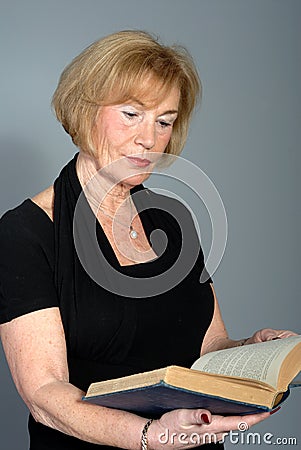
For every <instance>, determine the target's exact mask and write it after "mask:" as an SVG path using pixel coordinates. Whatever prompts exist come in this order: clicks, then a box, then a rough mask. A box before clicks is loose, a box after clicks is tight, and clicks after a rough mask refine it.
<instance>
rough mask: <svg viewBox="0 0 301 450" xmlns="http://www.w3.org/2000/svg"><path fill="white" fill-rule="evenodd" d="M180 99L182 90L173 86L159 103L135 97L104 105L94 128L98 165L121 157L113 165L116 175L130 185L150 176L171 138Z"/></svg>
mask: <svg viewBox="0 0 301 450" xmlns="http://www.w3.org/2000/svg"><path fill="white" fill-rule="evenodd" d="M179 99H180V93H179V90H178V89H177V88H173V89H171V90H170V92H169V93H168V94H167V95H166V97H165V98H164V99H163V100H162V101H161V102H160V103H158V104H157V105H156V106H154V105H153V104H152V106H148V104H149V103H148V102H147V100H144V99H141V98H133V99H130V100H129V101H127V102H125V103H123V104H120V105H109V106H103V107H101V108H100V109H99V111H98V115H97V118H96V122H95V127H94V130H93V139H94V144H95V147H96V150H97V154H96V159H97V163H98V166H99V167H100V168H103V167H106V166H108V165H109V164H111V163H112V162H115V161H117V160H119V162H118V163H115V164H114V165H113V166H111V167H112V175H113V176H114V179H115V180H117V182H118V183H122V184H123V185H128V186H129V187H132V186H135V185H137V184H140V183H142V182H143V181H144V180H145V179H147V178H148V177H149V176H150V173H151V172H152V170H153V168H154V165H155V162H156V161H157V160H158V159H159V157H160V155H162V153H163V152H164V150H165V149H166V146H167V144H168V142H169V140H170V137H171V133H172V127H173V124H174V122H175V120H176V118H177V113H178V107H179ZM109 170H111V169H109Z"/></svg>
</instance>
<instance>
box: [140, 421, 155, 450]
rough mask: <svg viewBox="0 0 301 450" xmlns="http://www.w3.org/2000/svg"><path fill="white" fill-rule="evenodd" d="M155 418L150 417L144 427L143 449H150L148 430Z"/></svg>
mask: <svg viewBox="0 0 301 450" xmlns="http://www.w3.org/2000/svg"><path fill="white" fill-rule="evenodd" d="M153 420H154V419H149V420H148V421H147V422H146V424H145V425H144V427H143V430H142V435H141V450H148V441H147V430H148V429H149V426H150V424H151V423H152V422H153Z"/></svg>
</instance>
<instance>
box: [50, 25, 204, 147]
mask: <svg viewBox="0 0 301 450" xmlns="http://www.w3.org/2000/svg"><path fill="white" fill-rule="evenodd" d="M145 80H150V82H148V83H145ZM173 87H177V88H178V89H179V91H180V102H179V112H178V118H177V120H176V121H175V123H174V127H173V131H172V136H171V139H170V142H169V143H168V146H167V148H166V149H165V153H168V154H171V155H179V154H180V153H181V151H182V149H183V146H184V144H185V141H186V138H187V133H188V127H189V122H190V119H191V115H192V112H193V110H194V107H195V106H196V103H197V101H198V99H199V98H200V95H201V82H200V79H199V76H198V73H197V70H196V67H195V65H194V62H193V60H192V58H191V56H190V54H189V53H188V52H187V50H186V49H185V48H183V47H181V46H176V45H174V46H171V47H167V46H164V45H162V44H160V43H159V42H158V40H157V39H156V38H155V37H153V36H152V35H150V34H149V33H146V32H144V31H120V32H118V33H114V34H111V35H109V36H107V37H105V38H103V39H100V40H98V41H96V42H94V43H93V44H91V45H90V46H89V47H88V48H86V49H85V50H84V51H83V52H82V53H80V54H79V55H78V56H77V57H76V58H75V59H74V60H73V61H72V62H71V63H70V64H69V65H68V66H67V67H66V68H65V69H64V71H63V73H62V75H61V77H60V79H59V83H58V86H57V89H56V91H55V93H54V95H53V99H52V106H53V108H54V111H55V114H56V117H57V119H58V120H59V122H60V123H61V124H62V126H63V127H64V129H65V131H66V132H67V133H68V134H69V135H70V136H71V138H72V141H73V142H74V144H75V145H76V146H77V147H79V148H80V149H81V150H83V151H85V152H88V153H89V154H90V155H95V148H94V144H93V127H94V124H95V119H96V116H97V111H98V109H99V107H100V106H103V105H110V104H120V103H123V102H125V101H128V100H130V99H131V98H139V99H140V100H142V99H143V98H145V96H146V97H147V98H150V97H151V98H153V99H154V102H157V103H158V101H160V99H161V98H163V97H164V95H166V94H167V93H168V92H169V91H170V89H171V88H173ZM150 91H151V92H150ZM152 96H153V97H152Z"/></svg>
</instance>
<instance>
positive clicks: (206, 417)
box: [201, 413, 210, 423]
mask: <svg viewBox="0 0 301 450" xmlns="http://www.w3.org/2000/svg"><path fill="white" fill-rule="evenodd" d="M201 420H202V422H204V423H210V421H209V417H208V416H207V414H205V413H203V414H202V415H201Z"/></svg>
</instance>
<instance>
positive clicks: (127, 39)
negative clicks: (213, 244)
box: [0, 31, 292, 450]
mask: <svg viewBox="0 0 301 450" xmlns="http://www.w3.org/2000/svg"><path fill="white" fill-rule="evenodd" d="M199 91H200V83H199V79H198V75H197V72H196V69H195V67H194V64H193V62H192V60H191V58H190V56H189V55H188V54H187V52H185V51H184V50H183V49H181V48H169V47H164V46H163V45H161V44H159V43H158V42H157V41H156V40H155V39H153V38H152V37H151V36H150V35H148V34H147V33H144V32H139V31H125V32H120V33H116V34H113V35H111V36H108V37H106V38H104V39H102V40H100V41H97V42H95V43H94V44H92V45H91V46H90V47H89V48H88V49H86V50H85V51H84V52H83V53H81V54H80V55H79V56H78V57H77V58H75V59H74V60H73V61H72V63H71V64H70V65H69V66H68V67H67V68H66V69H65V70H64V72H63V74H62V76H61V78H60V81H59V84H58V87H57V90H56V92H55V94H54V98H53V106H54V109H55V112H56V115H57V118H58V120H59V121H60V122H61V123H62V125H63V127H64V129H65V130H66V131H67V133H69V134H70V136H71V138H72V140H73V142H74V144H75V145H76V146H77V147H78V148H79V154H78V155H75V157H74V159H73V160H72V161H71V162H70V163H69V164H68V165H67V166H66V167H65V168H64V169H63V170H62V172H61V174H60V175H59V177H58V178H57V180H56V181H55V183H54V185H53V186H50V187H49V188H47V189H46V190H45V191H43V192H41V193H40V194H38V195H36V196H35V197H34V198H32V199H27V200H25V201H24V202H23V203H22V204H21V205H20V206H18V207H17V208H15V209H14V210H12V211H10V212H8V213H6V214H5V215H4V217H3V218H2V219H1V223H0V231H1V238H0V254H1V256H0V258H1V259H0V283H1V293H0V305H1V307H0V320H1V323H2V325H1V338H2V342H3V347H4V350H5V353H6V357H7V360H8V364H9V366H10V370H11V373H12V376H13V379H14V381H15V384H16V387H17V389H18V391H19V393H20V395H21V396H22V398H23V400H24V401H25V403H26V404H27V406H28V408H29V410H30V413H31V414H30V418H29V432H30V448H31V449H32V450H43V449H56V450H61V449H62V450H63V449H64V450H66V449H72V450H76V449H90V448H91V449H92V448H97V447H98V446H102V448H104V449H105V448H108V447H109V446H113V447H118V448H126V449H139V448H143V449H145V448H149V449H160V448H166V449H167V448H170V447H172V448H191V447H193V446H196V445H195V444H194V445H192V444H191V446H188V445H187V444H181V443H180V442H178V443H177V442H176V447H175V446H174V445H171V443H169V444H165V445H163V444H160V442H159V435H160V433H162V432H164V431H165V429H166V428H168V429H169V431H170V433H177V435H179V434H180V433H181V432H183V431H184V432H187V431H188V430H189V432H191V433H198V434H199V435H200V436H201V438H202V436H204V434H208V433H215V435H216V439H217V440H220V439H222V435H223V433H224V432H228V431H229V430H235V429H237V427H238V424H239V423H240V422H241V421H242V420H243V421H245V422H247V423H248V424H249V426H252V425H253V424H256V423H258V422H260V421H261V420H263V419H265V418H267V417H268V416H269V414H268V413H263V414H258V415H249V416H246V417H222V416H215V415H212V414H211V413H210V411H206V410H185V409H183V410H177V411H172V412H170V413H167V414H164V415H163V416H162V417H159V418H155V420H153V421H152V422H151V423H150V422H149V421H148V419H149V418H143V417H139V416H137V415H134V414H130V413H128V412H125V411H120V410H112V409H108V408H104V407H98V406H94V405H91V404H86V403H84V402H82V401H81V398H82V396H83V394H84V392H85V390H86V389H87V387H88V385H89V384H90V383H91V382H93V381H100V380H102V379H108V378H115V377H118V376H123V375H128V374H132V373H135V372H139V371H146V370H151V369H155V368H158V367H162V366H166V365H168V364H178V365H182V366H187V367H189V366H190V365H191V364H192V362H193V361H194V360H195V359H196V358H197V357H198V356H199V353H200V351H201V352H202V353H206V352H208V351H212V350H217V349H221V348H227V347H233V346H238V345H245V344H249V343H252V342H261V341H265V340H269V339H273V338H275V337H278V338H282V337H286V336H288V335H290V334H292V333H290V332H286V331H282V330H270V329H265V330H261V331H258V332H256V333H254V335H253V336H252V337H251V338H249V339H243V340H239V341H234V340H231V339H229V338H228V335H227V332H226V330H225V327H224V324H223V321H222V318H221V314H220V310H219V307H218V303H217V299H216V297H215V294H214V288H213V285H212V280H211V279H210V278H209V279H208V281H207V282H206V283H203V284H200V283H199V277H200V274H201V272H202V271H203V269H204V261H203V254H202V251H201V249H200V248H199V243H198V241H197V240H196V239H197V237H196V233H195V230H194V228H193V225H192V220H191V218H190V214H189V213H188V212H187V210H186V209H185V208H184V206H183V205H181V204H180V203H179V202H177V201H175V200H171V199H168V198H166V197H163V196H160V195H158V194H154V193H153V192H151V191H149V190H147V189H145V188H144V187H143V185H142V184H141V183H142V182H143V181H144V180H145V179H146V178H147V177H148V176H149V174H150V173H151V171H152V170H153V169H154V167H155V166H156V164H158V163H160V159H161V157H162V155H163V154H164V155H165V154H167V155H179V153H180V152H181V150H182V148H183V145H184V142H185V139H186V135H187V129H188V124H189V120H190V117H191V114H192V111H193V109H194V106H195V103H196V100H197V97H198V95H199ZM91 180H92V181H91ZM95 180H96V181H95ZM83 188H85V191H84V192H85V196H84V203H85V202H86V203H85V207H87V205H88V208H87V209H86V210H84V211H85V212H84V222H85V220H86V218H87V217H88V216H89V214H91V211H93V214H92V216H93V217H94V219H95V217H96V218H97V228H96V235H97V236H96V237H97V245H98V246H99V247H100V249H101V251H102V253H103V255H104V257H105V260H106V261H107V262H108V264H109V267H110V269H109V271H107V272H106V269H105V264H104V265H103V268H102V266H101V267H100V268H99V267H98V268H97V270H95V273H96V275H95V276H94V274H92V273H91V272H93V264H92V265H90V266H89V265H88V266H89V267H90V269H89V270H90V271H91V272H90V273H87V270H85V269H86V267H85V268H84V267H83V266H85V261H84V260H85V255H84V257H83V256H82V253H84V252H85V249H86V248H89V249H90V247H89V243H90V241H89V239H88V241H85V239H86V236H84V238H83V241H80V239H81V238H82V237H81V236H79V238H77V237H76V233H75V240H73V220H74V215H75V212H76V213H77V209H76V208H77V205H78V203H79V200H80V198H81V191H82V189H83ZM136 194H137V195H138V197H137V199H136V200H135V195H136ZM170 209H171V210H172V214H170V213H169V211H170ZM175 218H177V219H179V220H175ZM80 226H81V225H79V227H80ZM182 227H184V228H185V227H186V228H185V229H187V227H188V229H189V230H190V238H191V241H192V242H193V243H194V246H195V244H196V245H197V255H196V259H195V262H194V264H193V267H192V268H191V270H190V271H188V272H187V274H186V276H185V277H183V278H182V279H179V280H178V281H177V283H174V285H172V286H170V288H169V289H165V288H164V289H163V288H162V289H161V292H159V293H156V294H153V293H151V294H150V295H146V294H145V293H144V295H143V294H141V295H140V294H139V295H137V296H134V295H133V296H128V295H125V293H124V291H123V290H122V289H121V290H119V291H118V286H116V285H115V281H114V280H115V279H114V280H113V281H112V278H110V277H111V272H112V273H113V271H114V273H116V272H117V273H118V274H120V276H121V275H123V276H125V277H126V279H127V283H128V285H129V286H132V283H134V282H135V280H134V278H135V279H142V280H143V282H145V285H147V281H149V280H153V279H155V277H157V276H160V275H162V274H164V273H165V272H166V271H167V270H168V269H169V268H170V267H172V265H173V264H174V262H175V261H176V260H177V258H178V255H179V253H180V251H181V228H182ZM189 227H190V228H189ZM75 228H76V227H75ZM156 228H159V229H161V230H163V231H164V232H165V234H166V235H167V238H168V239H167V246H166V248H165V249H164V245H163V244H164V242H163V244H162V241H160V239H157V240H154V242H153V245H151V237H150V235H151V233H152V231H154V230H155V229H156ZM75 231H76V230H75ZM79 234H80V233H79ZM92 234H93V233H92ZM87 236H89V230H88V231H87ZM78 239H79V241H78ZM189 241H190V239H189ZM121 244H123V245H121ZM91 248H92V247H91ZM89 252H90V250H89V251H88V255H86V256H87V258H88V259H89V257H90V253H89ZM4 255H5V256H4ZM89 270H88V272H89ZM110 271H111V272H110ZM103 273H104V274H105V276H104V277H103V278H102V279H101V280H100V281H99V280H98V279H97V280H95V277H97V276H98V275H103ZM106 282H107V283H108V284H107V285H106V286H104V284H105V283H106ZM110 283H111V284H110ZM117 283H118V281H117ZM187 293H189V295H187ZM123 294H124V295H123ZM137 297H140V298H137ZM204 443H205V441H204ZM206 445H208V447H210V444H205V445H204V448H205V447H206ZM217 445H218V446H219V444H217Z"/></svg>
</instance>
